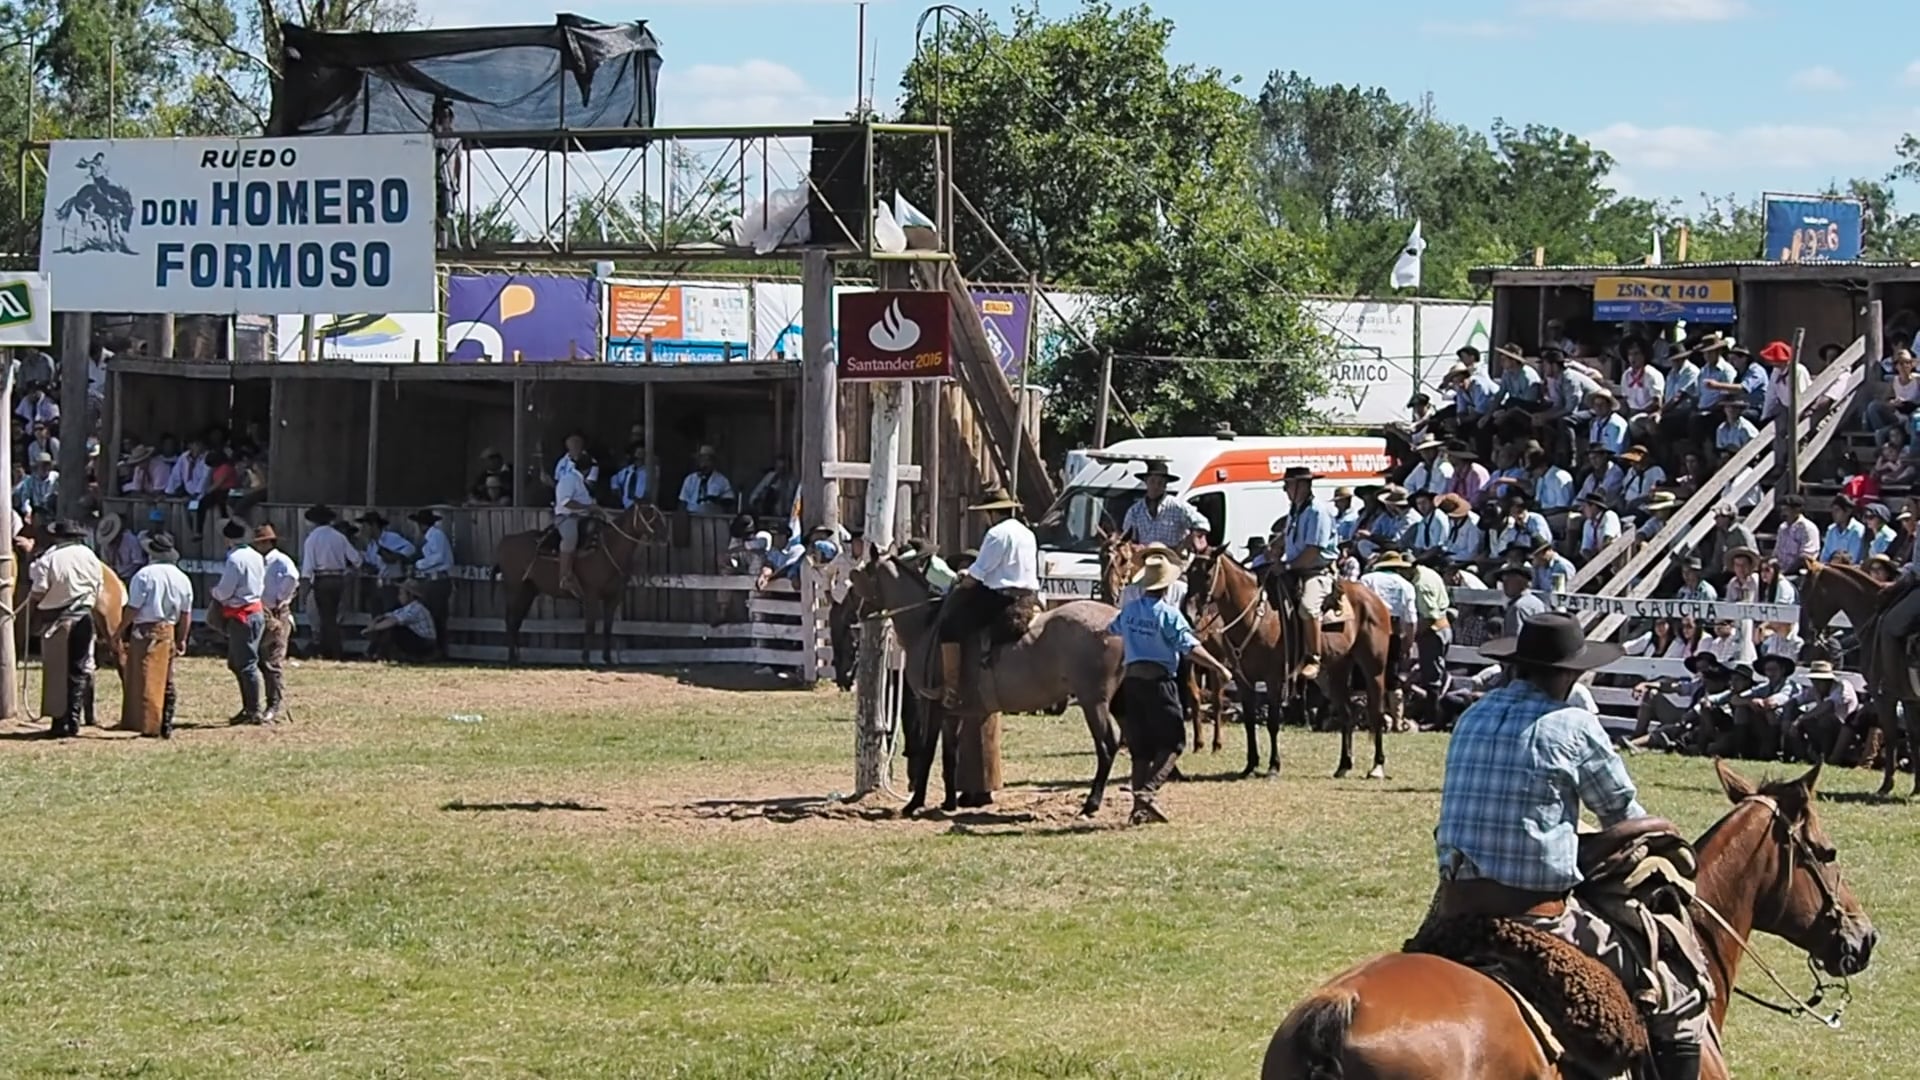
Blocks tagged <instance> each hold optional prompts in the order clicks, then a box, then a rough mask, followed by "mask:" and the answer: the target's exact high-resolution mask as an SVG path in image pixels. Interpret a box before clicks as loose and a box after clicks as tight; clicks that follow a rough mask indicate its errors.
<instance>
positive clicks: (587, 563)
mask: <svg viewBox="0 0 1920 1080" xmlns="http://www.w3.org/2000/svg"><path fill="white" fill-rule="evenodd" d="M660 523H661V516H660V511H658V510H656V509H654V508H653V507H651V506H649V505H647V504H645V503H635V504H634V505H632V506H630V507H628V508H627V510H626V512H625V513H623V514H621V515H620V516H618V517H615V518H609V519H607V520H605V521H602V522H601V523H600V543H599V546H597V547H595V548H594V549H593V550H591V551H582V552H580V553H579V556H578V557H577V559H576V561H575V563H574V567H573V574H574V577H575V578H577V579H578V580H579V582H580V595H579V596H578V597H575V596H574V594H572V593H570V592H567V591H565V590H563V589H561V588H560V559H559V556H558V554H557V553H555V552H551V551H542V550H540V538H541V537H542V536H543V535H544V532H543V531H541V530H534V531H531V532H522V533H514V534H513V535H512V536H508V537H503V538H501V540H500V547H499V550H498V552H497V553H496V555H495V556H494V563H495V565H496V566H497V567H498V568H499V570H500V577H501V580H503V581H505V582H506V583H507V587H508V588H509V589H511V590H512V593H511V595H510V596H509V597H508V599H507V663H509V664H517V663H519V662H520V624H521V623H523V622H525V621H526V619H527V612H528V611H529V610H531V609H532V607H533V602H534V600H535V599H537V598H538V597H540V596H542V595H546V596H553V597H564V598H567V599H578V600H579V601H580V608H581V616H582V620H583V623H584V626H583V628H582V632H581V635H580V662H581V663H582V664H590V663H592V662H593V659H592V654H593V626H594V623H595V621H596V620H597V621H598V622H599V623H600V658H601V660H602V661H604V662H605V663H607V664H612V663H613V615H614V612H615V611H616V610H618V609H619V607H620V594H621V593H622V592H624V591H625V590H626V587H627V581H628V579H630V578H631V577H632V576H633V564H634V555H635V554H636V553H637V552H638V551H639V550H640V545H642V544H645V543H649V542H652V541H653V539H654V537H655V536H657V535H659V529H658V528H657V526H658V525H659V524H660Z"/></svg>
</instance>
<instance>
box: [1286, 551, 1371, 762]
mask: <svg viewBox="0 0 1920 1080" xmlns="http://www.w3.org/2000/svg"><path fill="white" fill-rule="evenodd" d="M1285 572H1286V571H1283V570H1281V569H1279V568H1278V567H1270V568H1269V569H1268V571H1267V580H1266V581H1264V582H1263V586H1264V587H1266V588H1269V589H1272V588H1276V587H1277V588H1279V589H1282V590H1284V589H1286V588H1287V583H1286V582H1276V581H1273V580H1272V579H1274V578H1275V577H1276V576H1277V575H1279V574H1282V573H1285ZM1333 595H1334V597H1335V598H1336V600H1338V599H1344V600H1345V601H1346V602H1347V612H1348V614H1347V620H1346V622H1345V623H1344V624H1343V625H1342V626H1341V627H1340V628H1339V629H1337V630H1329V629H1327V625H1326V623H1325V622H1322V623H1321V624H1320V676H1319V678H1317V679H1316V680H1314V683H1313V685H1314V686H1316V687H1317V688H1318V689H1319V691H1320V694H1321V696H1322V697H1324V698H1325V699H1326V701H1327V703H1328V706H1327V707H1328V708H1330V709H1332V710H1333V714H1334V718H1335V719H1336V720H1338V721H1339V724H1340V765H1339V767H1338V768H1336V769H1334V771H1333V777H1334V779H1336V780H1338V779H1341V778H1343V777H1345V776H1347V775H1348V774H1349V773H1351V772H1353V728H1354V716H1353V691H1354V688H1355V686H1356V685H1357V686H1358V687H1359V689H1360V690H1361V691H1362V693H1363V694H1364V695H1365V697H1366V710H1367V722H1368V726H1369V727H1371V728H1372V729H1373V768H1372V769H1369V770H1368V771H1367V779H1369V780H1385V779H1386V778H1387V745H1386V728H1387V669H1388V665H1389V660H1388V647H1389V645H1390V644H1391V642H1392V640H1393V615H1392V613H1390V612H1389V611H1387V605H1386V602H1385V601H1384V600H1381V599H1380V598H1379V597H1378V596H1376V595H1374V593H1373V590H1371V589H1369V588H1367V587H1366V586H1365V585H1362V584H1360V583H1359V582H1357V581H1347V580H1346V579H1344V578H1341V579H1337V580H1336V581H1335V582H1334V587H1333ZM1289 600H1290V601H1295V600H1297V598H1295V597H1289ZM1297 607H1298V604H1297V602H1289V603H1288V604H1287V610H1286V611H1284V612H1283V613H1282V615H1283V618H1282V621H1283V622H1286V621H1288V620H1292V619H1295V618H1296V617H1297V615H1296V612H1295V609H1296V608H1297ZM1316 617H1317V616H1316ZM1283 640H1284V638H1283ZM1290 651H1292V652H1294V653H1298V652H1300V650H1299V649H1297V648H1295V649H1292V650H1290ZM1305 660H1306V658H1305V657H1304V656H1298V655H1296V656H1292V657H1290V658H1289V664H1288V668H1287V671H1288V677H1289V679H1290V680H1294V681H1297V680H1298V679H1299V676H1300V668H1301V667H1302V666H1303V665H1304V663H1305Z"/></svg>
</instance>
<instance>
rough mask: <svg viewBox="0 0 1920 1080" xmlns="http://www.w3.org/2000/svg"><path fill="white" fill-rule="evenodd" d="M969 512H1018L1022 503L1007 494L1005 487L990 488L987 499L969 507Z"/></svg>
mask: <svg viewBox="0 0 1920 1080" xmlns="http://www.w3.org/2000/svg"><path fill="white" fill-rule="evenodd" d="M967 509H968V510H1018V509H1020V501H1019V500H1018V499H1015V498H1014V497H1013V496H1011V495H1009V494H1007V489H1006V488H1003V487H993V488H988V489H987V491H986V499H985V500H984V501H981V502H977V503H975V504H973V505H972V506H969V507H967Z"/></svg>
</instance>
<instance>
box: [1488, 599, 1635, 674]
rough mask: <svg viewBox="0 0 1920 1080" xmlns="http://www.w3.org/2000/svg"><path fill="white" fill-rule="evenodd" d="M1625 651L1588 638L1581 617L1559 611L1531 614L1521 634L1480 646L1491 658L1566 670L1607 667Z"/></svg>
mask: <svg viewBox="0 0 1920 1080" xmlns="http://www.w3.org/2000/svg"><path fill="white" fill-rule="evenodd" d="M1624 651H1625V650H1624V649H1622V648H1621V647H1620V646H1619V645H1616V644H1614V643H1613V642H1611V641H1588V640H1587V632H1586V630H1584V629H1582V628H1581V626H1580V620H1579V619H1576V618H1574V617H1573V616H1571V615H1568V614H1565V613H1563V612H1558V611H1544V612H1541V613H1540V614H1538V615H1533V616H1529V617H1528V618H1527V620H1526V621H1525V622H1523V623H1521V624H1520V632H1519V633H1518V634H1516V635H1514V636H1513V637H1510V638H1495V639H1494V640H1492V641H1489V642H1487V643H1486V644H1484V645H1482V646H1480V655H1481V656H1484V657H1486V658H1488V659H1490V660H1511V661H1514V662H1515V663H1521V664H1535V665H1538V666H1540V667H1549V668H1558V669H1560V670H1562V671H1592V670H1593V669H1594V668H1598V667H1605V666H1607V665H1608V664H1611V663H1613V662H1614V661H1615V660H1618V659H1620V656H1621V654H1622V653H1623V652H1624Z"/></svg>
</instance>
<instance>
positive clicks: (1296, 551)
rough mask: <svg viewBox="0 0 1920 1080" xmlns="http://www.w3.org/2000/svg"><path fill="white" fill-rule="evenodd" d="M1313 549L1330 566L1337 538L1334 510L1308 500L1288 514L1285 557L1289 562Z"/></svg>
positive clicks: (1336, 552) (1336, 550) (1335, 554)
mask: <svg viewBox="0 0 1920 1080" xmlns="http://www.w3.org/2000/svg"><path fill="white" fill-rule="evenodd" d="M1316 549H1317V550H1318V551H1319V552H1320V555H1321V557H1322V561H1323V562H1324V563H1325V564H1326V565H1327V566H1332V565H1333V564H1334V561H1335V560H1336V559H1338V558H1339V555H1340V540H1339V536H1338V534H1337V533H1336V532H1335V530H1334V527H1333V512H1332V511H1331V510H1329V509H1328V508H1327V507H1324V506H1321V505H1320V504H1319V503H1316V502H1308V503H1307V504H1306V505H1304V506H1298V507H1295V508H1294V511H1293V513H1291V514H1289V515H1287V550H1286V553H1285V558H1286V561H1287V563H1288V564H1289V565H1291V564H1292V563H1293V561H1294V560H1295V559H1298V558H1299V557H1300V556H1302V555H1304V554H1306V553H1307V552H1309V551H1314V550H1316Z"/></svg>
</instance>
